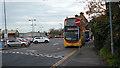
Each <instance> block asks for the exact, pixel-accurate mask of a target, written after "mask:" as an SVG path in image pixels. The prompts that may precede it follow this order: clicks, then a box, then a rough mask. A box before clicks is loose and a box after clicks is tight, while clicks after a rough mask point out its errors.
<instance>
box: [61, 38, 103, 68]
mask: <svg viewBox="0 0 120 68" xmlns="http://www.w3.org/2000/svg"><path fill="white" fill-rule="evenodd" d="M59 66H62V68H69V67H70V66H71V67H73V68H75V67H91V68H93V67H95V68H98V67H105V62H104V61H103V58H102V57H101V56H100V55H99V54H98V53H97V51H96V50H95V48H94V44H93V40H91V41H89V42H87V43H86V44H85V45H84V46H83V47H82V48H80V50H78V51H77V52H76V53H75V54H73V55H72V56H71V57H69V58H68V59H67V60H66V61H64V62H63V63H62V64H60V65H59Z"/></svg>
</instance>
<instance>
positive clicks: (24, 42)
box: [16, 38, 31, 46]
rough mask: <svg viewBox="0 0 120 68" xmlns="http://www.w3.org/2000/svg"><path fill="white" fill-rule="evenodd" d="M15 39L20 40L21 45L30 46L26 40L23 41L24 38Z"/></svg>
mask: <svg viewBox="0 0 120 68" xmlns="http://www.w3.org/2000/svg"><path fill="white" fill-rule="evenodd" d="M16 39H18V40H20V41H21V42H22V43H23V44H26V43H27V45H26V46H29V45H30V44H31V43H30V41H28V40H26V39H24V38H16Z"/></svg>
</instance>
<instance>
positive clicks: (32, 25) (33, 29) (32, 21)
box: [31, 20, 34, 37]
mask: <svg viewBox="0 0 120 68" xmlns="http://www.w3.org/2000/svg"><path fill="white" fill-rule="evenodd" d="M31 21H32V37H33V31H34V29H33V28H34V27H33V26H34V25H33V20H31Z"/></svg>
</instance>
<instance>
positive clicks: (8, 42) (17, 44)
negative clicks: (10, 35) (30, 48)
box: [7, 39, 28, 47]
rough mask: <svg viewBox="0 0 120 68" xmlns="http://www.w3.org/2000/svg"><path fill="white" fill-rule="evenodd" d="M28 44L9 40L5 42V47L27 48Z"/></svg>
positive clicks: (17, 40)
mask: <svg viewBox="0 0 120 68" xmlns="http://www.w3.org/2000/svg"><path fill="white" fill-rule="evenodd" d="M27 45H28V43H27V42H24V43H23V42H21V41H20V40H19V39H10V40H7V46H9V47H11V46H25V47H26V46H27Z"/></svg>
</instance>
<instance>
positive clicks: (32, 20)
mask: <svg viewBox="0 0 120 68" xmlns="http://www.w3.org/2000/svg"><path fill="white" fill-rule="evenodd" d="M29 21H31V22H32V25H31V26H32V37H33V32H34V26H35V25H36V24H34V23H33V22H34V21H36V19H29Z"/></svg>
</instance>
